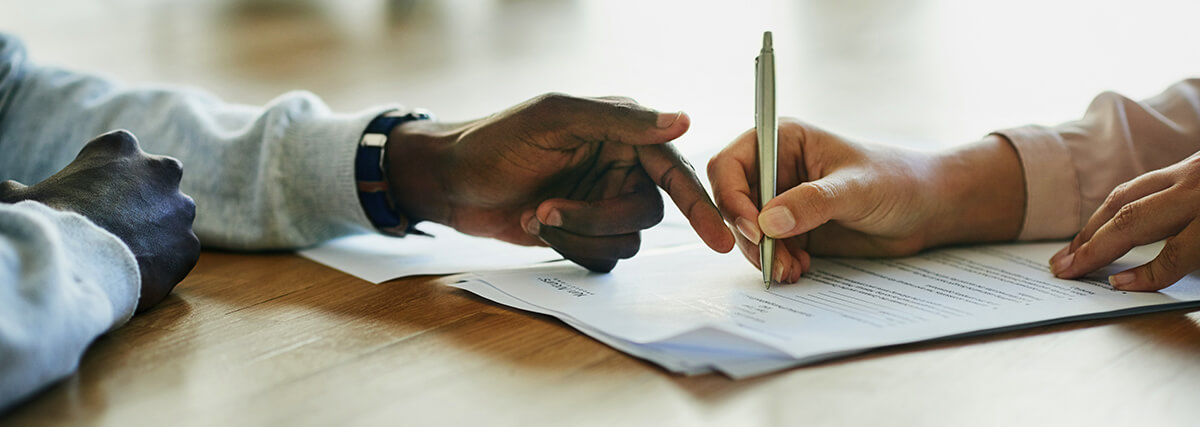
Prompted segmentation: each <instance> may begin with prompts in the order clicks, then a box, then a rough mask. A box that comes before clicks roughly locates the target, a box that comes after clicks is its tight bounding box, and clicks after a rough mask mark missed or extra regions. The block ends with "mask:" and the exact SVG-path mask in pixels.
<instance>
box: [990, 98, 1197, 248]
mask: <svg viewBox="0 0 1200 427" xmlns="http://www.w3.org/2000/svg"><path fill="white" fill-rule="evenodd" d="M996 133H997V134H1000V135H1003V136H1004V137H1006V138H1008V140H1009V141H1011V142H1012V144H1013V146H1015V147H1016V149H1017V153H1018V155H1019V157H1020V159H1021V168H1022V169H1023V170H1024V173H1025V194H1026V202H1025V221H1024V224H1023V225H1022V228H1021V234H1020V236H1019V239H1020V240H1041V239H1059V238H1067V237H1070V236H1072V235H1074V234H1075V233H1076V232H1078V231H1079V229H1080V228H1082V227H1083V225H1084V224H1086V223H1087V220H1088V218H1089V217H1091V215H1092V212H1094V211H1095V210H1096V208H1098V207H1099V206H1100V204H1101V203H1103V202H1104V199H1105V198H1106V197H1108V193H1109V192H1111V191H1112V189H1113V188H1115V187H1116V186H1117V185H1120V184H1121V183H1123V182H1125V181H1129V180H1130V179H1133V178H1134V177H1137V176H1138V175H1141V174H1143V173H1146V172H1148V171H1152V170H1155V169H1159V168H1162V167H1165V166H1169V165H1171V164H1174V163H1176V162H1178V161H1180V160H1183V159H1184V158H1186V157H1187V156H1189V155H1191V154H1193V153H1195V152H1197V151H1200V79H1189V80H1185V81H1182V82H1179V83H1176V84H1174V85H1172V86H1171V87H1169V88H1167V90H1166V91H1164V92H1163V93H1161V94H1159V95H1157V96H1155V97H1153V98H1150V99H1146V100H1143V101H1141V102H1137V101H1134V100H1131V99H1129V98H1126V97H1124V96H1121V95H1119V94H1116V93H1112V92H1105V93H1102V94H1100V95H1099V96H1097V97H1096V99H1095V100H1093V101H1092V104H1091V106H1089V107H1088V110H1087V113H1086V114H1084V116H1083V118H1082V119H1080V120H1078V121H1073V122H1067V123H1064V124H1061V125H1058V126H1055V127H1045V126H1037V125H1031V126H1024V127H1019V128H1013V129H1006V130H1001V131H997V132H996Z"/></svg>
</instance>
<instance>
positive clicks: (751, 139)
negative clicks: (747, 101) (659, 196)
mask: <svg viewBox="0 0 1200 427" xmlns="http://www.w3.org/2000/svg"><path fill="white" fill-rule="evenodd" d="M755 144H756V140H755V133H754V130H750V131H748V132H746V133H743V134H742V135H741V136H739V137H738V138H737V139H736V140H734V142H733V143H732V144H730V145H729V146H728V147H725V149H724V150H721V152H720V153H718V154H717V155H716V156H714V157H713V158H712V160H710V161H709V162H708V181H709V182H710V183H712V188H713V197H714V198H716V202H717V209H718V210H719V211H720V212H721V215H723V216H724V217H725V221H728V222H729V223H730V224H733V225H734V226H735V227H737V229H738V230H739V231H740V232H741V233H742V235H743V236H745V237H746V239H748V240H752V241H753V242H754V243H755V244H758V241H759V240H760V239H761V238H762V231H760V230H759V229H758V213H759V212H758V205H757V204H756V203H755V201H754V193H753V192H752V191H753V189H752V188H751V180H752V179H757V177H758V175H757V171H755V170H754V168H755V165H756V164H757V161H758V160H757V156H758V154H757V152H756V151H755V148H756V145H755ZM755 184H757V182H755Z"/></svg>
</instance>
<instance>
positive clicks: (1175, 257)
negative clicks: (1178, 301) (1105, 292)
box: [1108, 221, 1200, 291]
mask: <svg viewBox="0 0 1200 427" xmlns="http://www.w3.org/2000/svg"><path fill="white" fill-rule="evenodd" d="M1197 242H1200V222H1197V221H1193V222H1192V223H1191V224H1189V225H1188V226H1187V227H1185V228H1184V229H1183V231H1181V232H1180V233H1179V234H1178V235H1176V236H1175V237H1172V238H1169V239H1167V242H1166V244H1164V245H1163V248H1162V251H1161V252H1159V253H1158V256H1157V257H1155V258H1154V259H1153V260H1150V262H1148V263H1146V264H1143V265H1141V266H1138V267H1135V268H1131V269H1129V270H1126V271H1123V272H1120V273H1117V274H1114V275H1112V276H1110V277H1109V278H1108V281H1109V283H1110V284H1112V285H1113V287H1114V288H1117V289H1120V290H1123V291H1157V290H1160V289H1163V288H1166V287H1168V286H1171V285H1174V284H1175V282H1178V281H1179V279H1182V278H1183V276H1186V275H1187V274H1188V273H1191V272H1192V271H1194V270H1196V269H1197V268H1200V245H1197Z"/></svg>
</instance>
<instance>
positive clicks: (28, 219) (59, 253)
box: [0, 202, 139, 411]
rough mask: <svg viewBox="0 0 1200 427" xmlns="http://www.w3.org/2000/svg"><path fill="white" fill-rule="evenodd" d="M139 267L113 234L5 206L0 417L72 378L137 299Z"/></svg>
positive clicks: (0, 214) (69, 216) (73, 217)
mask: <svg viewBox="0 0 1200 427" xmlns="http://www.w3.org/2000/svg"><path fill="white" fill-rule="evenodd" d="M138 285H139V277H138V267H137V261H136V260H135V259H134V257H133V254H132V253H131V252H129V249H127V248H126V247H125V245H124V244H123V243H122V242H121V241H120V239H118V238H117V237H116V236H113V235H112V234H110V233H108V232H106V231H104V230H103V229H101V228H100V227H97V226H96V225H94V224H92V223H91V222H90V221H88V220H87V219H85V218H83V217H82V216H79V215H77V214H73V213H64V212H59V211H55V210H53V209H50V208H48V207H46V206H44V205H41V204H38V203H35V202H22V203H18V204H15V205H10V204H3V203H0V411H2V410H3V409H4V408H5V407H6V406H8V405H10V404H12V403H14V402H16V401H18V400H20V399H22V398H24V397H25V396H28V395H30V394H32V393H33V392H35V391H37V390H39V389H41V388H42V387H44V386H46V385H48V384H50V383H53V382H54V381H57V380H59V379H61V378H63V377H65V376H67V375H70V373H71V372H74V371H75V369H76V366H77V365H78V363H79V358H80V356H81V355H82V354H83V351H84V349H86V348H87V346H88V345H89V344H90V343H91V342H92V340H94V339H95V338H96V337H97V336H99V335H101V334H103V333H105V332H107V331H108V330H110V329H112V328H115V327H117V326H120V325H121V324H124V323H125V321H126V320H128V319H129V317H130V316H132V315H133V311H134V307H135V306H136V304H137V298H138Z"/></svg>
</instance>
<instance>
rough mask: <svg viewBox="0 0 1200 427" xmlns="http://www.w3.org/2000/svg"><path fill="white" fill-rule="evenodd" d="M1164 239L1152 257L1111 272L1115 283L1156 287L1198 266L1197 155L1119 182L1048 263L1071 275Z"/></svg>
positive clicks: (1059, 273) (1123, 286) (1199, 206)
mask: <svg viewBox="0 0 1200 427" xmlns="http://www.w3.org/2000/svg"><path fill="white" fill-rule="evenodd" d="M1162 239H1166V244H1165V246H1163V249H1162V251H1161V252H1159V254H1158V256H1157V257H1156V258H1154V259H1153V260H1151V261H1150V262H1148V263H1146V264H1144V265H1141V266H1138V267H1134V268H1131V269H1129V270H1125V271H1122V272H1120V273H1117V274H1114V275H1112V276H1110V277H1109V278H1108V280H1109V282H1110V283H1111V284H1112V285H1113V287H1115V288H1117V289H1122V290H1131V291H1156V290H1159V289H1163V288H1166V287H1168V286H1171V285H1172V284H1174V283H1175V282H1177V281H1179V279H1181V278H1183V276H1185V275H1187V274H1188V273H1191V272H1192V271H1195V270H1196V269H1200V154H1193V155H1192V156H1191V157H1188V158H1187V159H1184V160H1183V161H1181V162H1179V163H1176V164H1174V165H1171V166H1167V167H1165V168H1162V169H1159V170H1155V171H1151V172H1147V173H1145V174H1143V175H1141V176H1139V177H1137V178H1134V179H1133V180H1131V181H1129V182H1126V183H1124V184H1121V185H1119V186H1117V188H1116V189H1114V190H1113V191H1112V192H1111V193H1109V195H1108V198H1107V199H1105V201H1104V203H1103V204H1101V205H1100V208H1099V209H1097V210H1096V212H1095V213H1093V214H1092V217H1091V218H1090V219H1089V220H1088V222H1087V225H1085V226H1084V227H1083V230H1082V231H1080V232H1079V234H1077V235H1076V236H1075V239H1074V240H1072V241H1071V243H1070V244H1068V245H1067V247H1065V248H1063V249H1062V250H1061V251H1059V252H1058V254H1055V255H1054V257H1053V258H1051V261H1050V265H1051V268H1052V271H1054V274H1055V275H1056V276H1058V277H1062V278H1068V279H1073V278H1077V277H1081V276H1084V275H1086V274H1088V273H1091V272H1093V271H1096V270H1097V269H1099V268H1101V267H1104V266H1106V265H1108V264H1110V263H1112V262H1113V261H1115V260H1116V259H1117V258H1120V257H1121V256H1123V255H1125V254H1126V253H1128V252H1129V250H1131V249H1133V248H1134V247H1136V246H1140V245H1144V244H1148V243H1153V242H1157V241H1159V240H1162Z"/></svg>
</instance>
